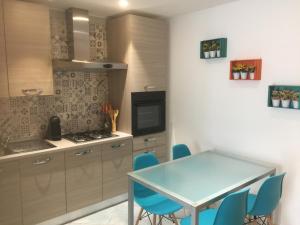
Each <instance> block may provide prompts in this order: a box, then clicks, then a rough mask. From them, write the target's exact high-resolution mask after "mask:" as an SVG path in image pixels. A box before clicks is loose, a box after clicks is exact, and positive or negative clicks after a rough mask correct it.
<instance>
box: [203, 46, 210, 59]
mask: <svg viewBox="0 0 300 225" xmlns="http://www.w3.org/2000/svg"><path fill="white" fill-rule="evenodd" d="M209 51H210V44H209V43H208V42H204V43H203V54H204V58H205V59H208V58H209Z"/></svg>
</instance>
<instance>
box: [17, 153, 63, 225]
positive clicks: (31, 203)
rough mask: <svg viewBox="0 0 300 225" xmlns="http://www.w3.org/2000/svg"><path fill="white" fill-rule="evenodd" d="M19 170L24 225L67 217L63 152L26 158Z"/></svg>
mask: <svg viewBox="0 0 300 225" xmlns="http://www.w3.org/2000/svg"><path fill="white" fill-rule="evenodd" d="M20 167H21V192H22V206H23V207H22V208H23V223H24V225H32V224H37V223H39V222H42V221H45V220H49V219H52V218H54V217H57V216H60V215H63V214H65V213H66V196H65V191H66V190H65V165H64V153H55V154H49V155H43V156H39V157H33V158H28V159H23V160H21V162H20Z"/></svg>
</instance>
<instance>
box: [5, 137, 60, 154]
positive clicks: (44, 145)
mask: <svg viewBox="0 0 300 225" xmlns="http://www.w3.org/2000/svg"><path fill="white" fill-rule="evenodd" d="M55 147H56V146H54V145H52V144H50V143H48V142H46V141H44V140H30V141H20V142H11V143H9V144H8V145H7V148H6V149H5V151H6V152H9V153H10V154H16V153H24V152H32V151H38V150H44V149H50V148H55Z"/></svg>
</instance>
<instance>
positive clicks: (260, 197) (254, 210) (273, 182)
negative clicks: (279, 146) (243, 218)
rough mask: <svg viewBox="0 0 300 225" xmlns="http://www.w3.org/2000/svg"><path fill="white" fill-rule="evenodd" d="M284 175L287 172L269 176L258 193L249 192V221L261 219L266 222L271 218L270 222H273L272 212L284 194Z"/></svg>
mask: <svg viewBox="0 0 300 225" xmlns="http://www.w3.org/2000/svg"><path fill="white" fill-rule="evenodd" d="M284 176H285V173H283V174H280V175H277V176H271V177H269V178H268V179H266V180H265V181H264V183H263V184H262V186H261V187H260V189H259V191H258V193H257V195H254V194H249V197H248V209H247V211H248V219H249V222H252V221H254V220H257V221H258V220H260V222H262V223H263V224H266V221H267V220H269V224H272V213H273V211H274V209H276V207H277V206H278V203H279V200H280V198H281V195H282V184H283V178H284Z"/></svg>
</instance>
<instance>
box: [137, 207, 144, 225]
mask: <svg viewBox="0 0 300 225" xmlns="http://www.w3.org/2000/svg"><path fill="white" fill-rule="evenodd" d="M143 212H144V209H143V208H141V210H140V212H139V215H138V217H137V218H136V222H135V225H138V224H139V223H140V221H141V220H142V214H143Z"/></svg>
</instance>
